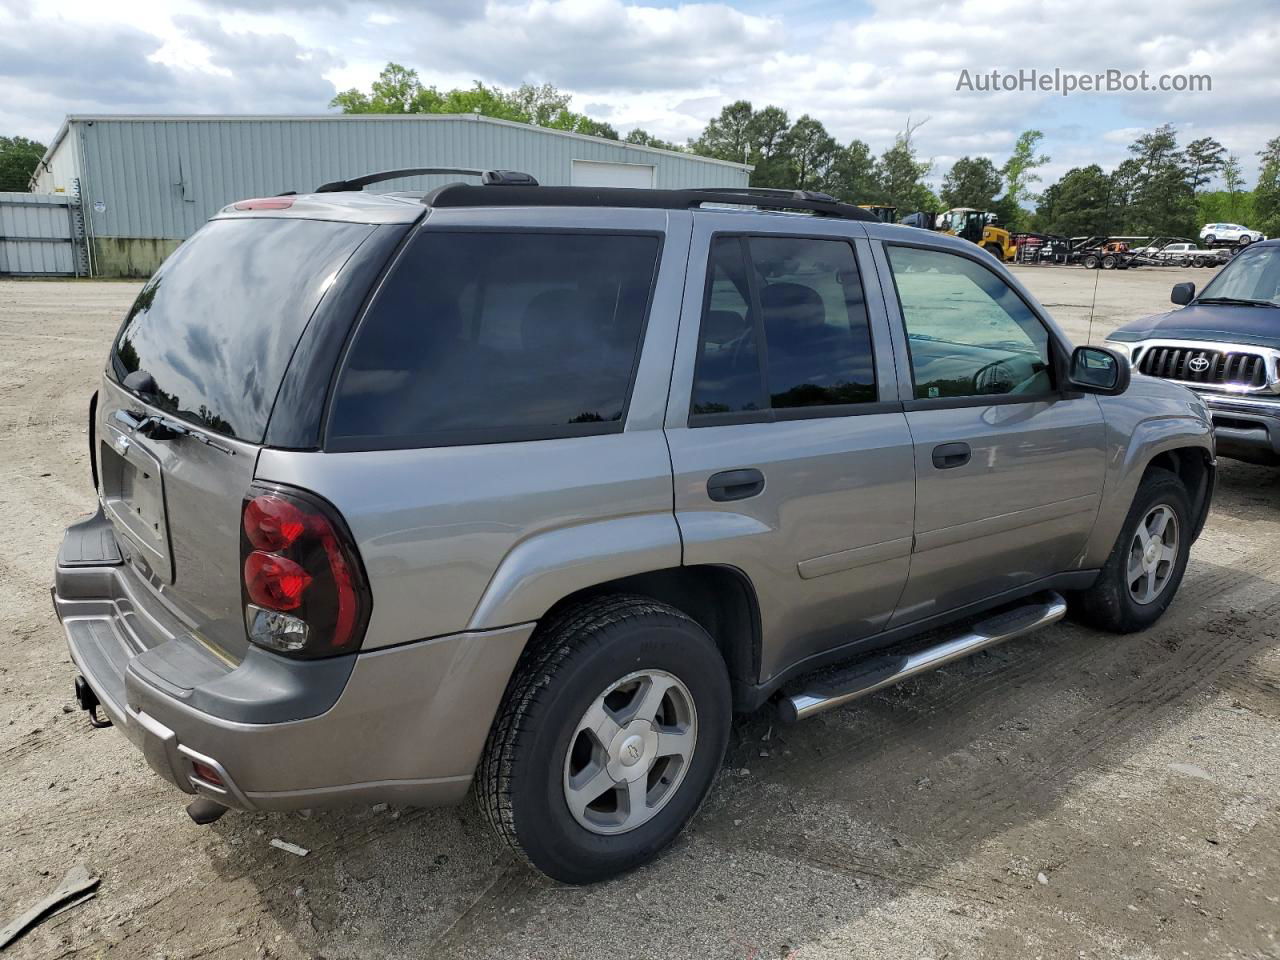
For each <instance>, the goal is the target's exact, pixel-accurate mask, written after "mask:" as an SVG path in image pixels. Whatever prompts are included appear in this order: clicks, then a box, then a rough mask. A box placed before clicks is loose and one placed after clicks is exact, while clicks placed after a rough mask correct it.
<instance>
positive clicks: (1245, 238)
mask: <svg viewBox="0 0 1280 960" xmlns="http://www.w3.org/2000/svg"><path fill="white" fill-rule="evenodd" d="M1252 242H1253V237H1251V236H1249V235H1248V234H1247V233H1246V234H1245V235H1244V236H1243V237H1241V238H1240V246H1242V247H1247V246H1248V245H1249V244H1251V243H1252Z"/></svg>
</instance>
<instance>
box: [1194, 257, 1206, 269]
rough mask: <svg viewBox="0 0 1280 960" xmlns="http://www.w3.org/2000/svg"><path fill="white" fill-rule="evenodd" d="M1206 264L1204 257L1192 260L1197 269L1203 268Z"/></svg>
mask: <svg viewBox="0 0 1280 960" xmlns="http://www.w3.org/2000/svg"><path fill="white" fill-rule="evenodd" d="M1204 262H1205V261H1204V257H1195V258H1193V259H1192V261H1191V265H1192V266H1195V267H1203V266H1204Z"/></svg>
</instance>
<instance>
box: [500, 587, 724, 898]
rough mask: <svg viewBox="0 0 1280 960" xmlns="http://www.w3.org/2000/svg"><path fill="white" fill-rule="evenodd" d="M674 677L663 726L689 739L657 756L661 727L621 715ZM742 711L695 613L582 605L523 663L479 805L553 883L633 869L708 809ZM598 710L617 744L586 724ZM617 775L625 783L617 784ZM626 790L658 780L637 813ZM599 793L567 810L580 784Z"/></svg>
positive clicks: (547, 632) (623, 601) (663, 705)
mask: <svg viewBox="0 0 1280 960" xmlns="http://www.w3.org/2000/svg"><path fill="white" fill-rule="evenodd" d="M633 677H638V679H634V680H633V679H631V678H633ZM670 678H674V680H675V681H676V683H675V684H673V685H671V686H670V687H668V688H667V691H666V693H663V694H662V695H661V700H660V701H658V713H657V714H656V721H660V722H661V724H662V725H663V726H664V727H665V728H666V729H669V730H670V731H671V733H670V734H669V735H671V736H673V737H681V736H682V734H681V731H682V730H683V736H684V737H688V736H689V735H690V731H692V740H682V741H681V742H682V743H684V744H685V745H686V746H687V747H688V750H689V754H688V755H687V757H684V758H680V757H679V756H676V755H660V754H659V752H658V751H659V750H660V749H662V744H661V742H660V740H659V738H658V737H652V738H650V735H649V733H648V731H649V730H650V729H652V727H651V725H646V724H645V723H644V721H639V720H634V719H633V720H632V721H631V722H630V723H628V722H627V721H626V720H624V719H623V718H624V717H627V716H628V715H629V714H630V715H633V716H634V711H635V710H636V707H637V706H642V703H641V701H644V699H645V693H646V692H651V691H653V688H654V685H655V684H658V683H662V684H665V683H666V682H667V681H668V679H670ZM620 682H622V685H621V686H619V683H620ZM615 687H617V689H614V690H613V693H611V694H609V696H610V698H611V699H610V700H609V701H607V702H606V701H605V700H604V699H603V696H604V695H605V694H606V692H608V691H610V690H611V689H613V688H615ZM731 708H732V701H731V695H730V690H729V674H728V670H727V669H726V668H725V663H724V660H723V658H722V657H721V656H720V652H719V650H717V649H716V645H715V642H714V641H713V640H712V639H711V637H710V636H709V635H708V634H707V632H706V631H705V630H703V629H702V627H701V626H699V625H698V624H697V623H696V622H694V621H693V620H692V619H690V618H689V617H688V616H686V615H685V614H684V613H681V612H680V611H679V610H676V609H675V608H674V607H670V606H667V605H666V604H663V603H658V602H656V601H653V600H649V599H647V598H644V597H636V596H610V597H605V598H601V599H596V600H591V601H587V602H584V603H581V604H576V605H573V606H571V607H568V608H566V609H565V610H564V611H562V612H561V613H559V614H558V615H555V616H554V617H552V618H551V619H549V620H548V621H547V622H546V623H544V624H543V626H542V627H541V628H540V629H539V631H538V634H536V635H535V637H534V640H533V641H531V643H530V647H529V649H527V650H526V651H525V653H524V655H523V656H522V657H521V659H520V662H519V663H518V664H517V666H516V671H515V674H514V675H513V677H512V679H511V682H510V683H509V684H508V686H507V692H506V695H505V697H504V700H503V704H502V707H501V709H500V710H499V713H498V717H497V719H496V720H495V721H494V725H493V729H492V730H491V731H490V733H489V740H488V743H487V744H486V745H485V751H484V757H483V758H482V760H481V761H480V768H479V771H478V775H477V781H476V785H477V787H476V788H477V796H478V799H479V803H480V807H481V809H482V810H483V811H484V813H485V815H486V816H487V818H488V820H489V823H490V824H491V825H492V826H493V829H494V830H495V831H496V832H497V834H498V836H500V837H501V838H502V839H503V840H505V841H506V842H507V843H508V844H509V845H510V846H511V847H512V848H513V849H514V850H515V851H516V852H517V853H518V854H520V855H521V856H522V857H523V858H524V859H525V860H526V861H528V863H529V864H531V865H532V866H533V867H535V868H537V869H538V870H541V871H542V872H543V873H545V874H547V875H548V876H550V877H552V878H554V879H556V880H560V881H563V882H565V883H574V884H583V883H594V882H596V881H598V880H604V879H607V878H608V877H612V876H615V875H617V874H619V873H623V872H625V871H627V870H631V869H634V868H635V867H638V866H640V865H641V864H644V863H647V862H648V861H650V860H652V859H653V858H654V857H655V856H657V855H658V853H660V852H661V851H662V849H663V848H664V847H666V846H667V845H668V844H669V843H671V841H672V840H674V839H675V838H676V836H677V835H678V834H679V833H680V831H681V830H682V829H683V828H684V825H685V824H686V823H687V822H688V821H689V819H690V818H691V817H692V816H693V815H694V813H695V812H696V811H697V809H698V806H699V805H700V804H701V803H702V801H703V799H704V798H705V796H706V794H707V791H708V790H709V789H710V787H711V784H712V783H713V782H714V780H715V778H716V775H717V774H718V772H719V770H720V764H721V762H722V760H723V759H724V752H725V748H726V746H727V745H728V741H729V730H730V725H731V717H732V712H731ZM606 714H607V717H605V715H606ZM588 715H591V716H592V717H594V718H595V720H593V722H592V723H593V725H594V727H595V728H596V729H599V727H600V724H601V722H604V723H609V722H614V724H615V725H614V728H613V729H614V730H615V733H614V734H613V735H612V736H606V738H605V740H607V741H609V742H607V743H606V742H604V741H602V740H601V738H600V737H598V736H597V735H595V734H594V733H592V731H591V729H589V728H588V726H586V724H587V720H588ZM602 717H603V718H604V719H603V720H602V719H601V718H602ZM617 720H622V723H621V728H620V729H619V728H618V726H617V723H616V721H617ZM628 731H632V733H631V735H630V736H628V735H627V734H628ZM672 742H675V741H674V740H673V741H672ZM610 744H612V745H613V747H614V749H612V750H610V749H609V747H610ZM627 757H630V759H626V758H627ZM625 764H631V765H632V766H631V767H627V766H625ZM645 765H649V766H647V767H646V772H644V773H643V774H641V773H639V769H640V767H642V766H645ZM592 771H594V772H592ZM615 771H617V772H620V773H621V774H622V775H623V782H621V783H615V782H614V781H616V779H617V778H616V777H614V772H615ZM628 775H629V776H628ZM668 777H670V778H672V780H671V781H670V782H669V781H668V779H667V778H668ZM575 781H576V784H577V785H576V786H574V784H575ZM628 782H641V783H644V784H646V785H647V788H648V793H647V794H646V795H645V796H644V798H643V799H642V801H641V802H642V803H643V804H646V805H645V806H642V807H640V810H641V813H640V814H633V811H634V810H635V809H636V808H635V807H633V806H632V802H631V801H630V798H631V797H632V796H634V795H635V794H633V793H630V792H629V791H628ZM584 783H587V784H589V786H587V787H586V788H583V786H582V785H583V784H584ZM597 784H603V787H602V789H603V790H604V793H602V794H600V795H599V796H598V798H597V800H596V801H592V802H590V803H588V804H587V805H585V806H582V805H579V808H578V810H577V811H576V812H575V811H574V810H572V809H571V808H570V792H571V789H572V790H574V791H576V792H575V793H574V796H575V797H578V798H584V797H588V796H595V794H593V793H592V792H591V791H592V790H594V789H600V787H598V786H597ZM664 784H665V792H663V791H664ZM611 806H612V809H610V807H611ZM655 806H656V810H653V809H652V808H653V807H655ZM597 808H598V809H597ZM644 817H647V819H642V818H644ZM633 819H634V820H636V822H635V823H634V825H632V826H627V823H628V822H629V821H632V820H633Z"/></svg>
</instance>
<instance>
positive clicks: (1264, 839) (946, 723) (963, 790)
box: [0, 267, 1280, 960]
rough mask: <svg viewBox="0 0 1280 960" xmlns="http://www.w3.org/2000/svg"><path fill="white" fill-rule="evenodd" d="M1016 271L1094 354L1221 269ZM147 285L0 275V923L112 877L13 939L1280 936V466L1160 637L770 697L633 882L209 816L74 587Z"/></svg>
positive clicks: (1238, 492)
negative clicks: (97, 407)
mask: <svg viewBox="0 0 1280 960" xmlns="http://www.w3.org/2000/svg"><path fill="white" fill-rule="evenodd" d="M1017 272H1018V273H1019V274H1020V275H1021V276H1022V277H1023V279H1024V280H1025V282H1026V283H1027V284H1028V285H1029V286H1030V288H1031V289H1032V291H1033V292H1035V293H1036V294H1037V296H1039V297H1040V298H1041V300H1042V301H1043V302H1044V303H1045V304H1046V305H1047V306H1048V307H1049V309H1050V311H1051V312H1053V313H1054V314H1055V315H1056V316H1057V317H1058V318H1059V320H1060V321H1061V322H1062V323H1064V325H1065V326H1066V327H1067V329H1068V331H1069V332H1070V333H1071V335H1072V336H1073V337H1074V338H1075V339H1076V340H1077V341H1078V342H1079V341H1083V340H1084V338H1085V335H1086V334H1087V332H1088V319H1087V318H1088V316H1089V312H1090V311H1089V308H1090V303H1091V301H1092V300H1093V298H1094V292H1095V291H1094V287H1095V282H1096V283H1097V316H1096V317H1095V319H1094V322H1093V328H1092V334H1093V340H1094V341H1099V340H1101V338H1102V336H1103V335H1104V334H1105V332H1106V331H1107V330H1109V329H1111V328H1112V327H1114V326H1115V325H1116V324H1118V323H1120V322H1123V321H1126V320H1129V319H1132V318H1135V317H1138V316H1141V315H1144V314H1148V313H1153V312H1157V311H1160V310H1163V309H1164V308H1165V306H1166V305H1167V304H1168V291H1169V287H1170V285H1171V284H1172V283H1173V282H1175V281H1177V280H1181V279H1191V280H1195V281H1196V282H1197V283H1200V284H1203V283H1204V281H1205V280H1207V279H1208V277H1209V275H1210V273H1209V271H1208V270H1194V269H1190V270H1176V269H1166V270H1159V269H1145V270H1137V271H1133V272H1131V273H1112V272H1107V273H1101V272H1089V271H1085V270H1083V269H1080V268H1057V267H1040V268H1022V269H1019V270H1018V271H1017ZM136 290H137V285H136V284H129V283H94V282H65V283H63V282H59V283H55V282H16V281H9V282H0V338H2V339H0V342H3V344H4V349H3V351H0V517H2V518H3V523H4V529H5V531H6V537H5V543H4V546H3V547H2V548H0V758H2V759H0V878H3V887H2V888H0V924H3V923H4V922H5V921H6V920H7V919H8V918H9V917H11V916H14V915H16V914H17V913H19V912H21V911H22V910H24V909H25V908H26V906H28V905H29V904H30V903H32V902H33V901H35V900H37V899H39V898H40V897H42V896H44V895H45V894H46V893H48V892H50V891H51V890H52V889H53V888H54V887H55V886H56V885H57V883H58V881H59V879H60V878H61V876H62V874H63V873H64V872H65V871H66V870H67V869H68V867H70V866H71V865H72V864H74V863H77V862H80V863H85V864H87V865H88V866H90V867H91V868H92V869H93V870H94V871H96V872H98V873H100V874H101V877H102V885H101V887H100V889H99V891H98V895H97V898H96V899H94V900H92V901H90V902H88V903H86V904H84V905H82V906H79V907H76V908H74V909H73V910H71V911H69V912H67V913H64V914H62V915H60V916H58V917H55V918H54V919H52V920H50V921H48V922H46V923H44V924H43V925H41V926H40V927H38V928H37V929H36V930H35V931H33V932H31V933H29V934H27V935H26V937H25V938H24V939H22V940H21V941H19V943H18V944H17V945H16V946H14V947H11V948H10V950H9V951H8V954H9V955H13V956H17V957H24V958H25V957H41V958H65V957H76V958H88V957H142V958H150V960H154V958H160V957H165V958H169V960H177V958H196V957H207V958H234V957H251V958H252V957H282V958H284V957H287V958H294V957H298V958H302V957H308V958H310V957H325V958H339V957H371V958H373V957H376V958H392V957H397V958H398V957H427V956H429V957H432V958H479V957H501V958H504V960H515V958H523V957H531V958H532V957H537V958H597V957H606V956H607V957H618V958H623V957H634V958H659V957H661V958H667V957H671V958H683V957H697V958H700V960H718V958H742V960H765V958H780V960H783V958H793V960H819V958H886V960H910V958H932V960H942V958H1015V957H1016V958H1027V960H1032V958H1057V957H1069V958H1101V957H1115V958H1120V957H1124V958H1134V960H1142V958H1154V957H1160V958H1165V957H1168V958H1178V957H1194V958H1215V960H1216V958H1225V957H1280V940H1277V936H1278V935H1280V762H1278V761H1280V620H1278V619H1277V614H1280V551H1278V550H1277V549H1276V546H1275V544H1276V542H1277V540H1280V482H1278V481H1280V471H1276V470H1271V469H1263V468H1259V467H1252V466H1246V465H1244V464H1238V463H1232V462H1229V461H1227V462H1223V464H1222V469H1221V472H1220V481H1219V491H1218V496H1217V500H1216V502H1215V504H1214V508H1213V514H1212V516H1211V518H1210V521H1209V525H1208V529H1207V530H1206V532H1205V534H1204V536H1203V538H1202V539H1201V540H1200V542H1199V543H1198V544H1197V545H1196V547H1195V549H1194V551H1193V553H1192V558H1191V565H1190V567H1189V568H1188V571H1187V575H1186V579H1185V581H1184V583H1183V585H1182V590H1181V592H1180V594H1179V596H1178V598H1177V600H1176V601H1175V603H1174V605H1173V607H1172V608H1171V609H1170V611H1169V613H1168V615H1167V616H1166V617H1165V618H1164V620H1163V621H1162V622H1161V623H1160V624H1159V625H1158V626H1157V627H1156V628H1155V629H1153V630H1150V631H1148V632H1146V633H1143V634H1138V635H1134V636H1129V637H1122V638H1117V637H1113V636H1107V635H1103V634H1099V633H1095V632H1092V631H1090V630H1086V629H1083V628H1081V627H1079V626H1076V625H1072V624H1070V623H1067V624H1062V625H1058V626H1055V627H1052V628H1049V629H1046V630H1044V631H1042V632H1041V633H1039V634H1036V635H1034V636H1030V637H1027V638H1024V639H1021V640H1017V641H1014V642H1012V643H1009V644H1007V645H1005V646H1003V647H999V648H996V649H995V650H993V651H991V652H988V653H985V654H979V655H978V656H976V657H973V658H970V659H969V660H966V661H962V662H960V663H958V664H955V665H952V666H949V667H947V668H946V669H944V670H942V671H939V672H937V673H935V674H932V675H929V676H926V677H923V678H920V679H918V680H916V681H914V682H911V683H909V684H907V685H904V686H901V687H899V688H896V689H893V690H890V691H888V692H885V693H882V694H880V695H878V696H875V697H873V698H870V699H868V700H865V701H860V702H859V703H858V704H856V705H854V706H852V707H850V708H847V709H843V710H839V711H834V712H832V713H828V714H825V715H823V716H821V717H819V718H817V719H815V720H812V721H809V722H807V723H804V724H800V725H798V726H794V727H779V726H777V725H776V724H774V723H773V722H772V719H771V717H770V716H769V715H767V714H765V713H761V714H758V715H756V716H752V717H748V718H744V719H742V720H740V721H739V722H738V723H737V725H736V728H735V736H734V744H733V746H732V748H731V755H730V758H729V760H728V762H727V763H726V765H725V768H724V771H723V773H722V776H721V781H720V783H719V785H718V787H717V788H716V790H715V792H714V795H713V798H712V799H711V800H710V801H709V802H708V803H707V805H706V806H705V807H704V809H703V811H702V813H701V814H700V815H699V816H698V818H697V820H696V821H695V822H694V824H693V825H692V827H691V828H690V829H689V830H688V831H687V833H686V834H685V835H684V837H683V839H681V840H680V841H679V842H678V843H677V844H676V845H675V846H674V848H672V849H671V850H670V851H669V852H668V853H667V854H666V855H665V856H664V857H662V858H661V860H659V861H658V862H657V863H656V864H653V865H652V866H650V867H648V868H646V869H642V870H640V871H638V872H636V873H634V874H631V875H629V876H627V877H624V878H622V879H619V880H615V881H612V882H609V883H605V884H601V885H599V886H596V887H592V888H588V889H577V888H570V887H564V886H560V885H557V884H555V883H553V882H550V881H548V880H546V879H545V878H543V877H541V876H539V875H537V874H534V873H532V872H530V871H529V870H527V869H525V868H524V867H522V866H519V865H517V864H516V863H515V861H514V860H513V859H512V858H511V857H510V856H509V855H508V854H507V853H506V852H504V850H503V849H502V848H501V847H500V846H499V845H498V844H497V843H496V842H495V841H494V840H493V839H492V838H491V837H490V835H489V832H488V830H487V828H486V827H485V825H484V824H483V823H482V822H481V820H480V818H479V817H478V815H477V813H476V811H475V809H474V807H473V806H472V805H470V804H468V805H466V806H463V807H461V808H459V809H456V810H412V809H404V810H397V809H394V808H393V809H391V810H371V809H368V808H365V809H358V810H352V811H348V812H317V813H315V814H313V815H312V816H310V817H304V816H302V815H262V816H252V815H247V814H234V813H233V814H230V815H228V816H226V817H224V818H223V819H222V820H221V821H219V822H218V823H217V824H215V825H214V826H212V827H198V826H196V825H194V824H193V823H191V822H190V821H189V820H188V819H187V817H186V815H185V814H184V813H183V809H182V808H183V798H182V797H181V795H179V794H178V793H177V792H176V791H174V790H173V789H172V788H171V787H169V786H167V785H166V784H164V783H163V782H161V781H160V779H159V778H157V777H156V776H154V775H152V774H151V773H150V772H149V770H148V769H147V767H146V766H145V764H144V763H143V760H142V758H141V756H140V755H139V754H138V753H137V752H136V751H135V750H134V749H133V748H132V747H130V746H129V745H128V744H127V743H126V741H125V739H124V738H123V737H122V736H121V735H120V734H119V733H117V732H115V731H112V730H90V729H89V726H88V724H87V722H86V720H85V718H84V717H83V715H81V714H80V713H79V712H78V711H74V710H72V701H71V680H72V676H73V670H72V667H71V666H70V663H69V660H68V657H67V653H66V650H65V647H64V643H63V638H62V634H61V631H60V630H59V628H58V625H57V623H56V622H55V620H54V617H53V615H52V612H51V610H50V604H49V593H48V591H49V584H50V582H51V569H50V568H51V564H52V562H53V557H54V554H55V551H56V548H57V544H58V541H59V539H60V537H61V535H62V529H63V526H64V525H65V524H66V523H67V522H69V521H70V520H72V519H74V518H75V517H76V516H77V515H78V514H80V513H82V512H84V511H85V510H87V508H88V505H89V504H90V503H91V497H92V494H91V489H90V481H89V469H88V466H87V463H86V456H87V453H86V434H85V411H86V403H87V400H88V396H89V393H90V392H91V391H92V390H93V388H94V383H95V380H96V377H97V376H98V371H99V370H100V369H101V368H102V365H103V362H104V358H105V355H106V350H107V345H108V342H109V338H110V336H111V335H112V333H113V331H114V330H115V328H116V326H117V324H118V323H119V320H120V317H121V315H122V313H123V311H124V310H125V308H126V306H127V304H128V303H129V301H130V299H131V298H132V297H133V295H134V293H135V292H136ZM274 837H279V838H282V839H284V840H287V841H291V842H293V843H296V844H300V845H301V846H303V847H305V848H308V849H309V850H310V851H311V852H310V855H309V856H307V857H305V858H298V857H295V856H293V855H291V854H289V853H286V852H283V851H281V850H278V849H275V848H273V847H271V846H270V845H269V841H270V840H271V839H272V838H274Z"/></svg>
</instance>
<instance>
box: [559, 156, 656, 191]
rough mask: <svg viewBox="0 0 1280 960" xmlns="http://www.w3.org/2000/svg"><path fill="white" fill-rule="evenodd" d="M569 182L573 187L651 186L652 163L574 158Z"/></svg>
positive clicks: (647, 187)
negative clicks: (610, 161)
mask: <svg viewBox="0 0 1280 960" xmlns="http://www.w3.org/2000/svg"><path fill="white" fill-rule="evenodd" d="M569 182H570V183H572V184H573V185H574V186H575V187H640V188H642V189H651V188H652V187H653V165H652V164H649V163H605V162H603V161H600V160H574V161H573V170H572V172H571V174H570V180H569Z"/></svg>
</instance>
